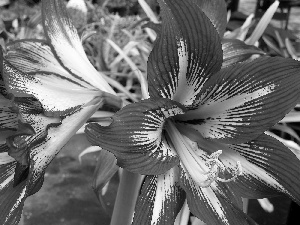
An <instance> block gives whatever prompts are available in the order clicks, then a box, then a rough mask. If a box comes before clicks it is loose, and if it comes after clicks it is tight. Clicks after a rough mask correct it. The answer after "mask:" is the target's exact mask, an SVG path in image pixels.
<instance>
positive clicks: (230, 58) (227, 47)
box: [222, 39, 265, 68]
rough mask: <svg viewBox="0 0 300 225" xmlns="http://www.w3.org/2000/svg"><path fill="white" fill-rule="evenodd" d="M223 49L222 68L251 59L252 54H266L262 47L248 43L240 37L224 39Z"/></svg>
mask: <svg viewBox="0 0 300 225" xmlns="http://www.w3.org/2000/svg"><path fill="white" fill-rule="evenodd" d="M222 50H223V64H222V68H224V67H227V66H231V65H233V64H235V63H240V62H243V61H246V60H247V59H250V57H251V56H253V55H255V54H258V55H264V54H265V52H263V51H262V50H261V49H259V48H257V47H255V46H254V45H247V44H245V42H243V41H240V40H238V39H223V40H222Z"/></svg>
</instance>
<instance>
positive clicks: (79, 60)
mask: <svg viewBox="0 0 300 225" xmlns="http://www.w3.org/2000/svg"><path fill="white" fill-rule="evenodd" d="M42 19H43V26H44V32H45V35H46V40H22V41H16V42H13V43H10V44H8V45H7V49H6V50H7V51H6V54H5V56H4V58H3V55H2V52H1V56H0V59H1V74H0V75H1V79H0V87H1V93H0V94H1V96H0V97H1V105H0V110H1V121H2V122H1V124H0V128H1V130H0V131H1V145H0V212H1V213H0V224H3V225H14V224H18V221H19V219H20V215H21V212H22V208H23V204H24V201H25V199H26V198H27V197H28V196H30V195H32V194H34V193H35V192H37V191H38V190H39V189H40V187H41V185H42V183H43V179H44V173H45V169H46V167H47V166H48V165H49V163H50V162H51V160H52V159H53V158H54V157H55V155H56V154H57V153H58V152H59V150H60V149H61V148H62V147H63V146H64V145H65V144H66V143H67V142H68V140H69V139H70V138H71V137H72V136H73V135H74V134H75V133H76V131H77V130H78V129H79V128H81V127H82V126H83V125H84V124H85V122H86V121H87V120H88V119H89V118H90V117H91V116H92V115H93V114H94V113H95V112H96V111H97V110H98V109H99V108H101V107H102V106H103V105H104V104H108V106H109V107H115V108H120V107H121V100H120V99H119V98H118V97H117V96H116V95H115V92H114V91H113V89H112V88H111V87H110V86H109V84H108V83H107V82H106V81H105V79H104V78H103V77H102V75H101V73H99V72H98V71H96V70H95V69H94V67H93V66H92V65H91V63H90V62H89V60H88V58H87V56H86V55H85V52H84V49H83V47H82V45H81V41H80V38H79V36H78V34H77V30H76V28H75V27H74V25H73V24H72V21H71V19H70V18H69V16H68V14H67V10H66V7H65V5H64V2H63V1H60V0H51V1H48V0H44V1H43V2H42Z"/></svg>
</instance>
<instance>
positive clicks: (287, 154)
mask: <svg viewBox="0 0 300 225" xmlns="http://www.w3.org/2000/svg"><path fill="white" fill-rule="evenodd" d="M159 3H160V7H161V13H162V25H161V28H160V33H159V37H158V39H157V40H156V42H155V45H154V48H153V50H152V52H151V54H150V56H149V59H148V68H147V72H148V83H149V95H150V98H149V99H146V100H142V101H140V102H138V103H134V104H131V105H127V106H125V107H124V108H122V109H121V110H120V111H118V112H117V113H116V114H115V115H114V116H113V117H112V122H111V124H110V125H109V126H100V125H98V124H96V123H94V124H89V125H88V126H87V127H86V133H87V135H88V138H89V140H90V141H91V142H92V143H93V144H95V145H99V146H101V147H102V148H103V149H106V150H108V151H110V152H112V153H113V154H114V155H115V156H116V158H117V160H118V165H119V166H121V167H123V168H125V169H127V170H129V171H131V172H134V173H140V174H144V175H147V176H146V179H145V182H144V184H143V187H142V190H141V194H140V196H139V199H138V202H137V206H136V211H135V216H134V221H133V224H173V223H174V220H175V218H176V215H177V213H178V212H179V210H180V209H181V207H182V204H183V202H184V200H185V199H187V202H188V205H189V208H190V210H191V212H192V213H193V214H194V215H195V216H197V217H198V218H200V219H201V220H202V221H204V222H205V223H207V224H236V225H240V224H254V222H253V220H252V219H251V218H249V217H248V216H247V215H245V214H244V213H243V212H242V210H241V206H242V202H241V197H246V198H263V197H267V196H273V195H276V194H279V193H282V194H285V195H287V196H288V197H290V198H291V199H293V200H294V201H296V202H298V203H299V200H300V180H299V179H298V178H299V175H300V174H299V173H300V172H299V171H300V170H299V165H300V164H299V161H298V159H297V158H296V157H295V156H294V155H293V153H292V152H291V151H290V150H289V149H288V148H286V147H285V146H284V145H283V144H282V143H280V142H279V141H277V140H276V139H274V138H272V137H270V136H268V135H266V134H264V132H265V131H266V130H267V129H268V128H270V127H271V126H273V125H274V124H275V123H277V122H278V121H279V120H280V119H282V118H283V117H284V115H285V114H286V113H288V112H289V111H290V110H291V109H292V108H293V106H295V104H296V103H297V101H298V99H299V92H300V89H299V85H300V64H299V62H297V61H295V60H292V59H284V58H279V57H274V58H272V57H267V56H262V57H259V58H258V59H256V60H253V61H246V62H240V63H233V64H232V63H229V64H228V65H227V66H223V67H222V63H223V53H222V45H221V37H222V36H223V33H224V30H225V26H226V11H225V5H224V1H223V0H215V1H211V0H197V1H196V0H185V1H182V0H160V1H159Z"/></svg>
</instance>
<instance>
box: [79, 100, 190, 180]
mask: <svg viewBox="0 0 300 225" xmlns="http://www.w3.org/2000/svg"><path fill="white" fill-rule="evenodd" d="M182 107H183V106H180V105H179V104H178V103H176V102H174V101H171V100H169V99H163V98H160V99H147V100H143V101H141V102H138V103H134V104H130V105H127V106H125V107H124V108H123V109H121V110H120V111H119V112H117V113H116V114H115V115H114V116H113V117H112V120H113V121H112V123H111V124H110V125H109V126H106V127H104V126H100V125H98V124H89V125H87V126H86V131H85V132H86V134H87V136H88V139H89V141H90V142H91V143H92V144H94V145H99V146H100V147H102V148H103V149H105V150H108V151H110V152H112V153H113V154H114V155H115V156H116V158H117V160H118V165H119V166H120V167H123V168H126V169H127V170H129V171H131V172H134V173H140V174H146V175H157V174H162V173H164V172H166V171H167V170H169V169H170V168H172V167H174V166H175V165H177V164H178V157H177V154H176V152H175V151H174V149H173V146H172V145H170V143H169V141H168V140H167V139H166V137H165V131H164V123H165V121H166V119H167V118H169V117H172V116H174V115H178V114H182V113H183V112H184V109H183V108H182Z"/></svg>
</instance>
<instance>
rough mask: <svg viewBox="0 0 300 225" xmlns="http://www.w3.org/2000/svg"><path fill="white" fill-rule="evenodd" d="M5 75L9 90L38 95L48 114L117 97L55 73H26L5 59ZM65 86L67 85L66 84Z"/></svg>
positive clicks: (16, 93)
mask: <svg viewBox="0 0 300 225" xmlns="http://www.w3.org/2000/svg"><path fill="white" fill-rule="evenodd" d="M4 79H5V81H6V83H7V87H8V89H9V92H10V93H13V94H14V96H16V97H26V96H27V97H28V96H33V97H35V98H36V99H38V100H39V101H40V102H41V104H42V106H43V109H44V110H45V113H46V114H47V115H56V116H64V115H68V114H69V113H72V112H74V111H76V110H77V109H78V108H80V107H81V106H83V105H85V104H86V103H88V102H90V101H91V100H92V99H98V100H99V101H103V100H104V99H106V97H105V95H109V96H110V97H109V98H112V99H115V100H114V101H115V102H118V99H117V98H116V97H114V96H113V95H110V94H108V93H105V92H102V91H100V90H89V89H87V88H84V87H82V86H80V85H78V84H77V83H73V82H72V81H71V80H67V79H64V78H62V77H61V76H59V75H57V74H51V75H50V74H35V75H28V74H25V73H22V72H20V71H19V70H17V69H15V68H14V67H13V66H11V65H10V64H9V63H8V62H6V61H5V62H4ZM66 87H67V88H66Z"/></svg>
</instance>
